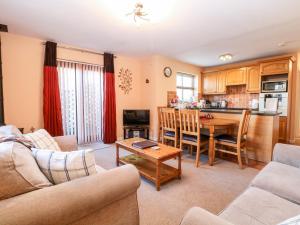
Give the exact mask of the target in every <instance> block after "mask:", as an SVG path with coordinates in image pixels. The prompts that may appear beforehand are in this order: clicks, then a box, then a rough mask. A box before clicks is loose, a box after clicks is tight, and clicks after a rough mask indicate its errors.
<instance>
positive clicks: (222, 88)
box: [217, 71, 226, 94]
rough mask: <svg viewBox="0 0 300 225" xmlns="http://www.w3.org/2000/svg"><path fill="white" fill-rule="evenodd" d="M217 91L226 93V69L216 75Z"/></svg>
mask: <svg viewBox="0 0 300 225" xmlns="http://www.w3.org/2000/svg"><path fill="white" fill-rule="evenodd" d="M217 93H218V94H226V71H221V72H219V74H218V75H217Z"/></svg>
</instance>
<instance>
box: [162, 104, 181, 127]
mask: <svg viewBox="0 0 300 225" xmlns="http://www.w3.org/2000/svg"><path fill="white" fill-rule="evenodd" d="M160 119H161V125H162V128H163V129H164V130H167V131H175V132H176V130H177V121H176V112H175V109H174V108H161V109H160Z"/></svg>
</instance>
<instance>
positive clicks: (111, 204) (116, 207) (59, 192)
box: [0, 136, 140, 225]
mask: <svg viewBox="0 0 300 225" xmlns="http://www.w3.org/2000/svg"><path fill="white" fill-rule="evenodd" d="M55 140H56V141H57V143H58V144H59V146H60V148H61V149H62V150H63V151H70V150H76V149H77V141H76V138H75V137H74V136H63V137H55ZM97 170H98V171H101V172H100V173H97V174H96V175H92V176H88V177H84V178H79V179H76V180H73V181H70V182H66V183H62V184H58V185H54V186H51V187H47V188H43V189H39V190H36V191H32V192H29V193H25V194H22V195H18V196H15V197H12V198H9V199H5V200H2V201H0V225H56V224H59V225H67V224H68V225H69V224H72V225H97V224H101V225H124V224H130V225H138V224H139V210H138V202H137V189H138V187H139V186H140V176H139V173H138V171H137V170H136V168H135V167H134V166H131V165H126V166H121V167H118V168H115V169H112V170H107V171H106V170H104V169H103V168H101V167H98V168H97Z"/></svg>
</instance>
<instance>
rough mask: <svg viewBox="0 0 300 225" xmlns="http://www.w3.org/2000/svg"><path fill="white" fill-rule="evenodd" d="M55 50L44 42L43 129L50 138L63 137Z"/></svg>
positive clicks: (51, 43) (51, 45)
mask: <svg viewBox="0 0 300 225" xmlns="http://www.w3.org/2000/svg"><path fill="white" fill-rule="evenodd" d="M56 48H57V44H56V43H54V42H50V41H47V42H46V51H45V62H44V91H43V93H44V96H43V113H44V127H45V129H46V130H47V131H48V132H49V133H50V134H51V135H52V136H61V135H63V127H62V116H61V103H60V95H59V85H58V73H57V64H56Z"/></svg>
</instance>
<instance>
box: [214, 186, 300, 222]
mask: <svg viewBox="0 0 300 225" xmlns="http://www.w3.org/2000/svg"><path fill="white" fill-rule="evenodd" d="M299 213H300V206H299V205H297V204H294V203H292V202H290V201H287V200H285V199H283V198H280V197H278V196H277V195H274V194H272V193H270V192H267V191H265V190H262V189H259V188H256V187H249V188H248V189H247V190H246V191H245V192H244V193H243V194H241V195H240V196H239V197H238V198H237V199H235V200H234V201H233V202H232V203H231V204H230V205H229V207H227V208H226V209H225V210H224V211H223V212H222V213H221V214H220V217H222V218H224V219H226V220H228V221H229V222H231V223H233V224H243V225H250V224H251V225H274V224H277V223H280V222H282V221H283V220H286V219H288V218H290V217H293V216H296V215H298V214H299Z"/></svg>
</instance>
